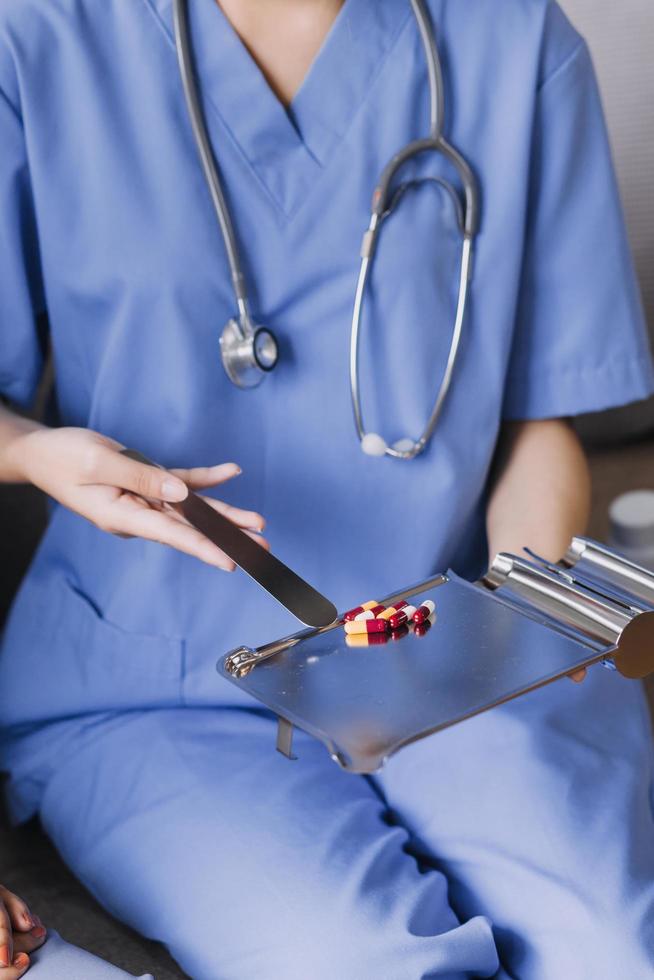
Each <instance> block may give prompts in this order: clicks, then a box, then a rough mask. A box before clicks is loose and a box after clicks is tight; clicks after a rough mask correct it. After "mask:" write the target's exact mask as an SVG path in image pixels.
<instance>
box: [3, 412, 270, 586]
mask: <svg viewBox="0 0 654 980" xmlns="http://www.w3.org/2000/svg"><path fill="white" fill-rule="evenodd" d="M122 448H123V447H122V446H121V445H120V443H118V442H115V441H114V440H113V439H108V438H107V437H105V436H102V435H100V434H99V433H97V432H93V431H91V430H89V429H77V428H60V429H48V428H43V427H40V428H37V429H33V430H31V431H30V432H28V433H27V434H25V435H21V436H20V437H19V438H18V439H16V440H15V442H14V445H13V447H12V454H13V464H14V467H15V469H16V470H17V472H19V473H21V474H22V475H23V476H24V478H25V480H26V481H27V482H29V483H33V484H34V485H35V486H37V487H39V488H40V489H41V490H43V491H44V492H45V493H47V494H48V495H49V496H50V497H53V498H54V500H57V501H58V502H59V503H60V504H63V505H64V506H65V507H68V508H69V509H70V510H72V511H74V512H75V513H77V514H81V516H82V517H85V518H87V520H89V521H91V523H92V524H95V525H96V527H99V528H100V529H101V530H103V531H108V532H110V533H111V534H117V535H119V536H121V537H140V538H146V539H148V540H150V541H158V542H160V543H161V544H167V545H170V546H171V547H173V548H177V549H178V550H179V551H183V552H185V553H186V554H188V555H193V556H194V557H196V558H199V559H200V560H201V561H204V562H206V563H207V564H209V565H214V566H215V567H216V568H222V569H224V570H225V571H230V572H231V571H233V570H234V568H235V567H236V566H235V564H234V562H233V561H232V560H231V558H228V557H227V555H225V553H224V552H222V551H221V550H220V548H218V547H217V546H216V545H215V544H213V543H212V542H211V541H209V539H208V538H206V537H205V536H204V535H203V534H201V533H200V532H199V531H196V530H195V528H193V527H191V526H190V524H188V522H187V521H186V520H185V519H184V518H183V517H182V515H181V514H179V513H177V511H175V510H173V509H172V508H170V507H167V506H166V505H167V504H169V503H175V502H179V501H182V500H184V499H185V497H186V496H187V495H188V488H189V487H190V488H191V489H193V490H199V489H207V488H208V487H213V486H216V485H217V484H219V483H224V482H225V481H226V480H231V479H232V478H233V477H235V476H238V474H239V473H240V472H241V470H240V469H239V467H238V466H237V465H236V464H235V463H222V464H221V465H218V466H209V467H196V468H194V469H185V470H183V469H174V470H162V469H159V467H155V466H147V465H145V464H144V463H137V462H135V461H134V460H132V459H129V458H128V457H127V456H123V455H122V454H121V452H120V450H121V449H122ZM204 499H205V500H206V502H207V503H208V504H210V505H211V506H212V507H213V508H214V509H215V510H217V511H218V512H219V513H221V514H224V515H225V516H226V517H228V518H229V519H230V520H231V521H233V522H234V523H235V524H237V525H238V526H239V527H241V528H243V529H245V530H246V531H247V532H248V533H249V534H250V536H251V537H252V538H254V540H255V541H257V543H258V544H260V545H261V546H262V547H264V548H267V547H268V544H267V542H266V541H265V540H264V539H263V538H262V537H261V536H260V532H261V531H262V530H263V527H264V519H263V517H261V515H260V514H257V513H255V512H254V511H246V510H240V509H239V508H238V507H231V506H229V505H228V504H224V503H222V502H221V501H219V500H214V499H213V498H211V497H204Z"/></svg>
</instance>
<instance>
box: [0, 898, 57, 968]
mask: <svg viewBox="0 0 654 980" xmlns="http://www.w3.org/2000/svg"><path fill="white" fill-rule="evenodd" d="M45 940H46V930H45V928H44V927H43V923H42V922H41V920H40V919H39V917H38V915H32V913H31V912H30V910H29V909H28V907H27V905H26V904H25V902H24V901H23V900H22V899H21V898H19V897H18V895H14V893H13V892H10V891H9V889H8V888H5V887H4V885H0V980H18V978H19V977H22V976H24V974H25V973H26V972H27V970H28V969H29V967H30V958H29V953H33V952H34V950H35V949H38V948H39V946H42V945H43V943H44V942H45Z"/></svg>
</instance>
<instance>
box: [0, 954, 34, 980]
mask: <svg viewBox="0 0 654 980" xmlns="http://www.w3.org/2000/svg"><path fill="white" fill-rule="evenodd" d="M29 968H30V958H29V956H28V955H27V953H17V954H16V956H14V958H13V960H12V964H11V966H10V967H8V968H7V969H2V968H1V967H0V977H2V980H19V977H24V976H25V974H26V973H27V971H28V970H29Z"/></svg>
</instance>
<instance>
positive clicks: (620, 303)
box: [503, 39, 654, 419]
mask: <svg viewBox="0 0 654 980" xmlns="http://www.w3.org/2000/svg"><path fill="white" fill-rule="evenodd" d="M534 125H535V128H534V135H533V145H532V164H531V167H532V169H531V184H530V200H529V207H528V219H527V229H526V247H525V252H524V260H523V263H524V264H523V270H522V277H521V285H520V297H519V302H518V308H517V319H516V324H515V333H514V338H513V346H512V351H511V356H510V362H509V369H508V374H507V380H506V388H505V397H504V406H503V415H504V418H506V419H536V418H555V417H562V416H570V415H578V414H580V413H582V412H593V411H599V410H601V409H606V408H610V407H613V406H617V405H623V404H627V403H628V402H632V401H637V400H639V399H642V398H646V397H648V396H649V395H650V394H652V392H653V390H654V375H653V371H652V359H651V354H650V350H649V343H648V339H647V331H646V327H645V320H644V314H643V308H642V302H641V297H640V293H639V288H638V284H637V282H636V276H635V272H634V267H633V262H632V258H631V254H630V250H629V244H628V242H627V235H626V230H625V226H624V219H623V215H622V209H621V205H620V200H619V194H618V189H617V183H616V179H615V175H614V172H613V166H612V161H611V153H610V149H609V143H608V138H607V132H606V126H605V122H604V117H603V113H602V107H601V102H600V97H599V92H598V89H597V84H596V80H595V75H594V71H593V66H592V63H591V59H590V55H589V53H588V49H587V47H586V45H585V43H584V42H583V41H582V40H581V39H578V41H577V43H576V45H575V46H574V48H573V50H572V52H571V53H569V54H568V56H567V57H566V58H565V59H564V61H563V62H562V64H560V65H559V66H558V67H557V68H556V69H555V70H554V71H552V72H551V74H550V75H549V76H548V77H547V78H546V79H545V80H544V81H543V83H542V84H541V86H540V89H539V91H538V95H537V104H536V114H535V120H534Z"/></svg>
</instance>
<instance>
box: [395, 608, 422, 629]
mask: <svg viewBox="0 0 654 980" xmlns="http://www.w3.org/2000/svg"><path fill="white" fill-rule="evenodd" d="M415 611H416V607H415V606H406V605H405V606H403V607H402V609H400V611H399V612H396V613H395V614H394V615H393V616H391V618H390V619H389V620H388V624H389V626H390V628H391V629H392V630H396V629H398V628H399V627H400V626H404V624H405V623H408V622H409V620H410V619H412V618H413V614H414V612H415Z"/></svg>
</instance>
